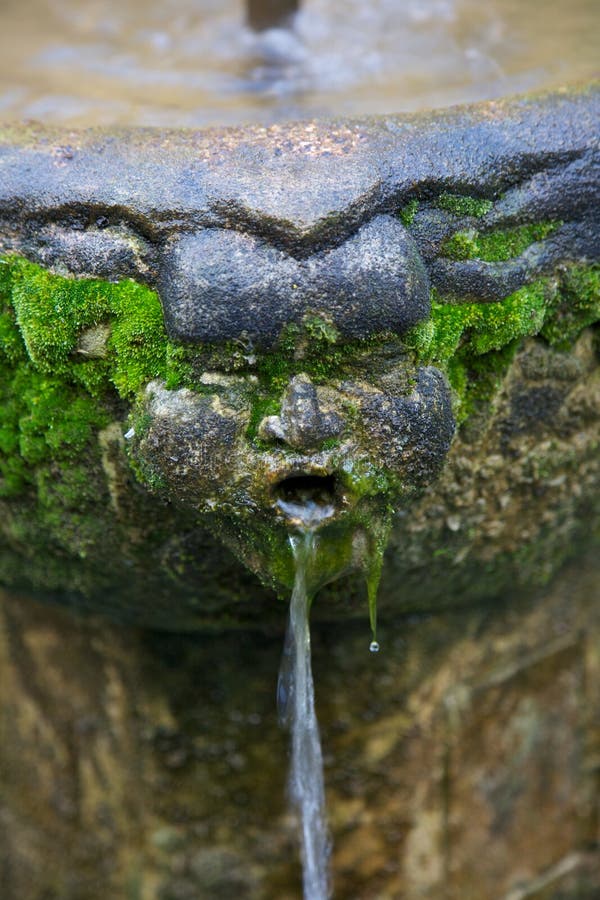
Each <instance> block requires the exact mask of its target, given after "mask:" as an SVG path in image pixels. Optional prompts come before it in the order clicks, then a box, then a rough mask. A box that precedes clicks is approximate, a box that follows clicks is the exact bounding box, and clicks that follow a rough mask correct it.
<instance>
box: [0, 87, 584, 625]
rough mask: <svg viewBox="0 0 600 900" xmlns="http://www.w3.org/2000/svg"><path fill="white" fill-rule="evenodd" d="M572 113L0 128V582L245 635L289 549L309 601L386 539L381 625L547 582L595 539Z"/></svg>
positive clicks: (580, 105) (577, 135)
mask: <svg viewBox="0 0 600 900" xmlns="http://www.w3.org/2000/svg"><path fill="white" fill-rule="evenodd" d="M598 106H599V92H598V88H597V86H594V85H591V86H587V87H584V88H582V89H576V90H570V91H562V92H558V93H556V94H549V95H546V96H533V97H521V98H515V99H509V100H505V101H501V102H493V103H488V104H482V105H480V106H474V107H466V108H458V109H455V110H452V111H448V110H446V111H443V112H438V113H426V114H420V115H411V116H387V117H385V118H382V119H365V120H360V119H357V120H353V121H340V120H336V121H332V122H326V121H319V122H311V123H296V124H293V123H292V124H289V125H285V126H280V125H279V126H275V127H273V128H266V129H265V128H261V127H251V128H247V129H237V130H236V129H233V130H227V129H224V130H212V131H188V132H167V131H162V130H152V129H147V130H142V131H135V130H130V131H128V130H125V131H121V132H119V133H113V132H109V131H102V130H91V131H81V132H70V133H69V136H68V141H67V139H66V138H65V135H64V134H63V133H62V132H61V131H60V130H53V129H45V128H42V127H40V126H37V125H29V126H24V127H22V128H21V127H16V128H13V127H11V128H10V129H5V130H0V338H1V341H2V344H1V354H0V393H1V401H2V402H1V410H2V412H1V421H0V512H1V513H2V515H1V517H0V522H1V524H0V584H3V585H7V586H10V587H11V588H13V589H18V590H20V591H22V592H24V593H30V594H35V595H36V596H41V597H45V598H48V599H52V600H60V601H64V602H68V603H70V604H71V605H73V604H75V605H77V606H79V607H81V608H85V609H94V610H97V611H100V612H103V613H104V614H106V615H109V616H112V617H116V618H123V619H127V620H129V621H134V622H141V623H145V624H150V625H152V626H153V627H161V628H163V627H164V628H173V629H178V630H180V629H187V628H189V629H194V628H198V627H203V626H204V625H205V624H206V623H207V622H215V621H217V622H218V621H224V620H227V621H232V620H233V621H235V622H240V621H260V622H264V621H266V620H267V619H268V618H269V616H270V615H272V614H273V615H275V613H272V594H271V593H270V592H269V591H265V592H264V593H263V594H260V589H259V588H258V587H257V584H256V580H255V579H254V576H252V575H250V574H249V572H248V571H247V570H248V569H250V570H251V571H252V572H254V573H257V574H258V575H259V576H260V577H261V578H262V580H263V582H264V584H265V585H266V586H267V587H268V588H269V589H271V588H275V589H276V590H279V591H281V590H283V589H285V587H286V585H289V582H290V559H289V550H288V549H286V548H288V535H289V532H290V530H293V529H295V528H299V527H307V526H310V527H311V528H320V529H322V531H323V533H324V534H325V533H327V535H328V536H329V538H330V539H331V540H330V543H331V545H332V546H334V545H335V546H337V547H339V548H341V550H340V553H339V554H338V557H337V558H336V559H334V558H333V556H334V555H335V554H333V553H332V558H331V560H330V561H329V562H328V563H327V572H325V574H324V580H329V578H330V576H331V577H333V575H332V573H336V572H338V573H339V572H347V571H351V570H352V569H356V568H360V566H361V565H363V564H364V559H365V554H367V553H368V546H367V545H368V543H369V540H371V541H375V542H377V541H378V542H379V544H381V542H382V540H383V539H382V534H383V532H384V530H385V529H384V528H383V524H382V523H384V522H385V523H386V528H387V525H388V524H389V525H391V531H390V538H389V549H388V563H389V564H388V565H387V566H385V567H384V570H383V590H382V604H383V606H384V607H385V604H386V603H388V604H389V605H390V606H392V607H393V608H394V609H402V610H404V609H414V608H417V609H424V608H430V607H431V606H432V605H433V606H436V605H439V604H440V603H444V602H446V598H447V597H452V596H454V597H456V596H460V597H461V598H462V599H463V600H465V601H469V600H473V599H482V598H484V597H487V598H491V597H494V596H497V594H498V593H499V592H500V591H502V590H503V589H504V588H506V587H507V586H510V587H511V588H513V587H514V586H515V585H518V584H530V583H532V582H533V581H535V579H536V578H541V577H544V578H548V577H549V576H550V574H551V572H552V571H553V570H554V568H555V567H556V566H557V565H558V564H559V563H560V562H561V561H562V560H563V559H564V558H565V556H566V555H567V554H568V553H571V552H574V549H573V548H578V547H583V546H584V545H585V544H586V542H588V543H589V541H591V540H593V537H592V536H593V535H594V533H597V529H596V524H597V523H599V522H600V460H599V458H598V453H597V434H598V420H599V417H600V399H599V393H598V371H599V369H598V366H599V352H598V323H599V321H600V288H599V275H598V255H599V247H600V239H599V234H598V219H597V206H598V187H597V185H598V144H597V119H598ZM373 523H375V524H376V525H377V523H379V524H378V525H377V527H376V528H375V531H377V537H376V538H375V537H374V534H373V533H372V526H373ZM379 526H381V527H379ZM377 528H379V530H377ZM370 529H371V530H370ZM595 529H596V530H595ZM231 551H233V553H234V554H235V555H236V556H237V558H238V561H239V562H241V563H242V564H243V565H240V564H239V563H238V561H236V560H235V559H234V558H233V557H232V555H231ZM482 572H485V577H484V578H482V577H481V573H482ZM440 585H443V589H442V588H441V587H440ZM336 590H337V588H336V587H335V586H333V587H331V588H330V589H329V594H327V592H325V594H326V596H328V597H329V598H330V599H331V600H332V601H333V602H332V603H331V604H330V605H329V606H328V604H327V603H326V602H325V601H324V609H329V610H330V611H333V612H331V614H332V615H333V614H336V613H335V611H336V610H338V608H341V607H338V606H336V603H335V601H336V596H337V595H336ZM250 598H251V599H252V602H251V603H244V602H243V600H245V599H250ZM345 598H346V595H345ZM344 603H345V605H344V606H343V615H347V614H348V613H349V610H350V611H351V601H348V603H346V599H344ZM348 604H350V606H349V605H348ZM317 614H319V613H318V611H317Z"/></svg>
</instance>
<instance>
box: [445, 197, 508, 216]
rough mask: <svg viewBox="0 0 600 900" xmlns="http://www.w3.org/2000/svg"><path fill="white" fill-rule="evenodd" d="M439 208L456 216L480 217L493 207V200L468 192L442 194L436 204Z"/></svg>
mask: <svg viewBox="0 0 600 900" xmlns="http://www.w3.org/2000/svg"><path fill="white" fill-rule="evenodd" d="M435 205H436V206H437V207H438V208H439V209H443V210H445V211H446V212H450V213H453V214H454V215H455V216H461V217H463V216H472V217H473V218H476V219H480V218H481V217H482V216H485V214H486V213H488V212H489V211H490V209H491V208H492V207H493V205H494V204H493V203H492V201H491V200H486V199H483V198H480V197H469V196H468V195H466V194H450V193H444V194H440V196H439V197H438V199H437V201H436V204H435Z"/></svg>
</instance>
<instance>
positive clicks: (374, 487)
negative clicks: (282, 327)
mask: <svg viewBox="0 0 600 900" xmlns="http://www.w3.org/2000/svg"><path fill="white" fill-rule="evenodd" d="M298 368H299V372H298V374H294V375H292V376H291V377H290V378H289V379H288V380H287V383H286V384H285V387H284V388H283V390H282V392H281V395H280V397H278V398H274V399H275V403H274V404H273V406H271V404H269V406H271V408H277V407H278V411H277V412H275V413H274V414H269V412H268V411H265V414H264V415H261V414H260V412H259V414H258V416H256V410H257V408H258V409H260V394H259V388H258V385H257V379H256V376H253V375H246V376H244V375H238V376H231V375H223V374H221V373H216V372H207V373H205V375H204V383H205V385H206V390H207V392H206V393H203V394H198V393H195V392H193V391H190V390H188V389H180V390H175V391H169V390H166V389H165V387H164V385H162V384H160V383H158V382H153V383H151V384H150V385H149V386H148V388H147V389H146V396H145V398H144V401H143V403H142V410H141V413H142V414H141V416H140V419H139V421H140V422H141V423H142V424H141V425H140V427H139V434H136V435H135V436H134V437H133V440H132V444H133V454H134V456H135V457H136V459H137V461H138V463H139V464H141V467H142V470H143V471H144V472H145V473H146V475H147V476H148V475H151V480H152V481H154V483H158V484H159V485H161V486H162V489H163V491H164V493H165V494H166V495H167V496H168V497H170V498H171V499H173V500H175V501H176V502H178V503H180V504H184V505H188V506H189V505H192V506H194V507H195V508H196V509H197V510H198V511H199V512H211V511H218V512H219V513H220V514H221V515H222V514H226V515H230V516H240V515H246V514H248V513H252V512H254V513H256V512H258V513H269V514H274V515H275V516H276V517H277V519H278V520H280V521H281V522H284V523H285V522H287V523H288V524H294V523H304V524H316V522H317V519H318V520H320V521H321V522H326V521H327V520H329V519H334V518H338V519H339V518H341V517H344V515H345V514H347V513H352V512H354V511H355V507H356V506H357V504H359V503H360V501H361V500H362V499H363V498H364V497H365V496H366V497H369V498H373V496H375V495H380V494H381V495H383V494H386V495H389V494H393V495H396V496H397V495H402V494H411V493H414V490H415V488H418V487H422V486H424V485H426V484H427V483H429V482H430V481H431V480H432V479H433V478H434V477H435V475H436V474H437V473H438V471H439V469H440V467H441V465H442V463H443V460H444V458H445V455H446V453H447V451H448V448H449V446H450V441H451V438H452V435H453V431H454V420H453V417H452V412H451V400H450V392H449V389H448V386H447V383H446V380H445V377H444V376H443V375H442V373H441V372H439V371H438V370H437V369H435V368H433V367H420V368H418V369H415V368H413V369H412V370H411V369H410V368H409V367H408V366H407V363H406V361H405V360H403V359H396V360H390V361H388V364H387V366H386V368H382V369H380V370H379V373H378V375H377V376H376V377H373V374H371V378H370V382H367V381H364V380H362V379H361V377H360V375H361V373H360V371H357V372H356V373H355V375H354V377H352V376H351V375H350V374H348V377H346V378H343V379H340V380H336V381H334V382H329V381H328V382H325V383H319V382H318V381H316V380H314V379H312V378H311V377H310V376H309V375H308V374H306V373H304V372H303V371H302V365H301V361H299V365H298ZM267 410H268V407H267ZM253 419H254V421H253Z"/></svg>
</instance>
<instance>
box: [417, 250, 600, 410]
mask: <svg viewBox="0 0 600 900" xmlns="http://www.w3.org/2000/svg"><path fill="white" fill-rule="evenodd" d="M598 321H600V268H599V267H598V266H569V267H567V268H566V269H565V270H564V272H562V273H561V275H560V276H559V277H558V278H555V277H552V278H543V279H538V280H536V281H534V282H532V283H531V284H529V285H526V286H524V287H522V288H520V289H519V290H518V291H515V293H513V294H511V295H510V296H509V297H506V298H505V299H504V300H502V301H500V302H496V303H465V304H460V303H454V302H445V300H444V298H443V297H441V296H440V295H439V294H438V293H437V292H436V291H435V290H433V291H432V303H431V315H430V318H429V319H428V320H427V321H426V322H423V323H420V324H419V325H417V326H416V327H415V328H414V329H413V330H412V331H411V333H410V334H409V335H408V336H407V344H408V346H410V347H412V348H413V349H414V351H415V352H416V354H417V357H418V359H419V361H420V362H421V363H426V364H431V365H436V366H438V367H440V368H442V369H444V370H445V371H446V373H447V375H448V379H449V381H450V384H451V385H452V387H453V389H454V393H455V400H456V408H455V414H456V415H457V418H458V421H459V422H461V421H464V419H465V418H466V417H467V416H468V414H469V413H470V412H471V411H472V402H471V401H472V400H473V398H475V397H479V398H480V399H483V397H484V396H488V395H489V396H491V394H492V393H493V390H492V387H493V385H494V384H496V385H497V384H499V376H500V375H502V374H503V372H504V371H505V370H506V368H507V366H508V364H509V363H510V359H511V358H512V354H513V352H514V350H515V349H516V346H517V343H518V341H519V340H521V339H522V338H525V337H529V336H532V335H537V334H540V335H541V336H542V337H544V338H545V339H546V340H547V341H548V342H549V343H551V344H552V345H553V346H555V347H557V348H558V349H562V350H568V349H569V347H570V346H571V345H572V344H573V342H574V341H575V340H576V339H577V337H578V335H579V334H580V333H581V331H582V330H583V329H584V328H586V327H588V326H589V325H593V324H594V323H596V322H598Z"/></svg>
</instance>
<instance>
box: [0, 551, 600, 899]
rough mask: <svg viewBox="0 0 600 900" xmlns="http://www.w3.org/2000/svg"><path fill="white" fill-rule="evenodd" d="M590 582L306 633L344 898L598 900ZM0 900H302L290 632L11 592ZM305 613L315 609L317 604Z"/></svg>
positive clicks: (598, 613)
mask: <svg viewBox="0 0 600 900" xmlns="http://www.w3.org/2000/svg"><path fill="white" fill-rule="evenodd" d="M599 597H600V569H598V565H597V563H593V562H592V561H589V562H588V563H587V564H581V563H579V564H578V565H576V566H572V567H571V568H567V569H565V570H563V573H562V574H561V576H560V577H559V578H558V580H556V581H555V582H554V584H553V586H552V587H551V588H548V589H546V590H545V591H544V593H543V594H539V595H538V596H537V597H535V598H530V600H529V601H528V602H527V603H525V602H523V601H520V602H519V603H517V604H515V603H511V602H507V603H506V604H504V605H501V604H496V605H495V606H488V607H481V606H479V607H476V608H471V609H469V610H463V611H455V612H448V613H443V614H440V615H436V616H432V617H429V618H421V619H417V618H413V619H409V620H398V621H394V622H389V621H388V622H387V623H385V622H383V623H381V627H380V641H381V644H382V651H381V653H380V654H379V655H378V656H377V657H373V655H372V654H369V653H368V650H367V646H368V634H367V630H366V628H359V627H358V626H356V625H355V624H352V623H347V624H346V625H342V626H340V625H336V626H318V627H317V628H315V629H314V634H313V644H314V670H315V679H316V688H317V706H318V711H319V716H320V720H321V728H322V739H323V747H324V754H325V765H326V785H327V799H328V805H329V815H330V823H331V831H332V836H333V856H332V860H333V872H334V885H335V897H336V898H339V900H343V898H347V900H357V898H360V900H400V898H406V900H417V898H418V900H421V898H431V900H525V898H528V900H534V898H535V900H575V898H579V900H582V898H585V900H592V898H593V897H597V896H598V891H600V857H599V853H598V851H599V846H600V827H599V822H600V817H599V810H600V791H599V788H600V778H599V773H600V755H599V754H600V720H599V710H600V693H599V690H600V689H599V685H600V608H599V604H598V599H599ZM2 599H3V603H2V619H1V630H0V880H1V882H2V884H3V893H2V896H3V900H42V898H44V900H51V898H52V900H100V898H105V897H107V896H111V897H115V898H117V897H118V898H127V900H129V898H131V900H134V898H135V900H186V898H189V900H192V898H194V900H198V898H201V900H202V898H206V900H209V898H210V900H215V898H219V897H222V898H230V897H232V896H237V897H240V898H252V900H254V898H256V900H271V898H273V900H275V898H278V900H288V898H289V900H292V898H297V897H299V896H300V874H299V870H298V863H297V852H296V848H295V839H294V822H293V820H292V818H291V817H290V815H289V814H288V812H287V811H286V803H285V777H286V776H285V772H286V768H287V752H286V745H287V739H286V735H285V734H283V733H281V732H280V731H279V730H278V728H277V725H276V716H275V710H274V686H275V679H276V671H277V666H278V660H279V654H280V649H281V637H282V636H281V634H271V635H260V634H256V633H245V632H239V633H236V634H231V633H230V634H214V635H204V636H202V635H197V636H195V637H191V636H186V637H179V636H174V635H166V634H161V635H159V634H156V633H154V634H153V633H149V632H143V631H135V630H126V629H123V628H118V627H116V626H112V625H108V624H106V623H100V622H95V621H92V620H87V621H82V620H78V619H75V618H73V617H71V615H70V613H69V612H68V611H65V610H59V609H57V608H52V607H45V606H37V605H35V604H32V603H31V602H30V601H23V600H20V599H19V598H18V597H15V596H8V595H6V596H4V597H3V598H2ZM317 603H318V600H317Z"/></svg>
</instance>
